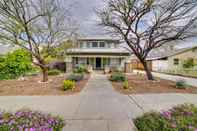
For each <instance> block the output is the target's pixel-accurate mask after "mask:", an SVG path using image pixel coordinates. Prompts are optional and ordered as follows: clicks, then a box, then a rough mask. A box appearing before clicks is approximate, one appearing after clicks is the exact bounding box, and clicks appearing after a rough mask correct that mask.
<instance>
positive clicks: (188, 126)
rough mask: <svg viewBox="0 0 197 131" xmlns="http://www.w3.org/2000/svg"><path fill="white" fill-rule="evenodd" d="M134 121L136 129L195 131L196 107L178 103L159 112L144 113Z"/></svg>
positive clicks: (196, 121) (196, 123)
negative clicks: (178, 104)
mask: <svg viewBox="0 0 197 131" xmlns="http://www.w3.org/2000/svg"><path fill="white" fill-rule="evenodd" d="M134 123H135V125H136V127H137V129H138V131H197V107H195V106H194V105H180V106H177V107H174V108H172V109H170V110H168V111H164V112H161V113H160V112H150V113H145V114H144V115H143V116H141V117H139V118H136V119H135V120H134Z"/></svg>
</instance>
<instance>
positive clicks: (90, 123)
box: [0, 74, 197, 131]
mask: <svg viewBox="0 0 197 131" xmlns="http://www.w3.org/2000/svg"><path fill="white" fill-rule="evenodd" d="M186 102H187V103H188V102H189V103H194V104H197V95H188V94H159V95H155V94H149V95H130V96H127V95H121V94H119V93H117V92H116V91H114V90H113V88H112V85H111V83H110V82H109V81H108V80H107V78H106V76H105V75H102V74H93V75H92V76H91V78H90V80H89V82H88V83H87V85H86V87H85V89H84V90H83V91H82V92H81V93H79V94H76V95H72V96H10V97H7V96H5V97H4V96H2V97H0V105H1V106H0V108H1V109H3V110H8V111H15V110H17V109H20V108H23V107H25V108H30V109H33V110H40V111H44V112H49V113H52V114H57V115H60V116H62V117H63V118H64V119H65V120H66V123H67V125H66V127H65V128H64V130H65V131H134V125H133V123H132V119H133V118H135V117H137V116H139V115H141V114H143V113H144V112H147V111H150V110H153V109H154V110H159V111H160V110H163V109H168V108H170V107H171V106H173V105H176V104H182V103H186Z"/></svg>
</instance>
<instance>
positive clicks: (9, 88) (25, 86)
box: [0, 74, 90, 96]
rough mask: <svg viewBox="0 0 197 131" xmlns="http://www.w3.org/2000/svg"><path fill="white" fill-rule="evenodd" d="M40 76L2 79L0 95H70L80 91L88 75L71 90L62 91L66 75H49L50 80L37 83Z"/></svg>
mask: <svg viewBox="0 0 197 131" xmlns="http://www.w3.org/2000/svg"><path fill="white" fill-rule="evenodd" d="M41 78H42V76H41V75H38V76H31V77H27V80H3V81H0V96H17V95H28V96H29V95H30V96H34V95H41V96H43V95H72V94H75V93H78V92H80V91H81V90H82V89H83V88H84V87H85V85H86V83H87V81H88V80H89V78H90V75H89V74H88V75H86V76H85V78H84V80H82V81H80V82H77V83H76V87H75V88H74V89H73V90H68V91H63V90H62V87H63V80H65V78H66V76H60V75H58V76H49V80H50V82H48V83H39V81H40V80H41Z"/></svg>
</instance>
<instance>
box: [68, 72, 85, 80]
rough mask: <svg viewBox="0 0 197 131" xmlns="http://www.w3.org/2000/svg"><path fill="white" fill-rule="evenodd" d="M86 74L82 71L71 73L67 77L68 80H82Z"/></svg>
mask: <svg viewBox="0 0 197 131" xmlns="http://www.w3.org/2000/svg"><path fill="white" fill-rule="evenodd" d="M83 78H84V75H83V74H82V73H74V74H71V75H69V76H68V77H67V80H71V81H81V80H83Z"/></svg>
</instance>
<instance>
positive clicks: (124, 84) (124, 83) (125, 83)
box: [123, 80, 129, 89]
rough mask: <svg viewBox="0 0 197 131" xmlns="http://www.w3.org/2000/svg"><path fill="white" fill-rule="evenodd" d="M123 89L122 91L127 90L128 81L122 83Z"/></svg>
mask: <svg viewBox="0 0 197 131" xmlns="http://www.w3.org/2000/svg"><path fill="white" fill-rule="evenodd" d="M123 88H124V89H129V81H128V80H125V81H124V82H123Z"/></svg>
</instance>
